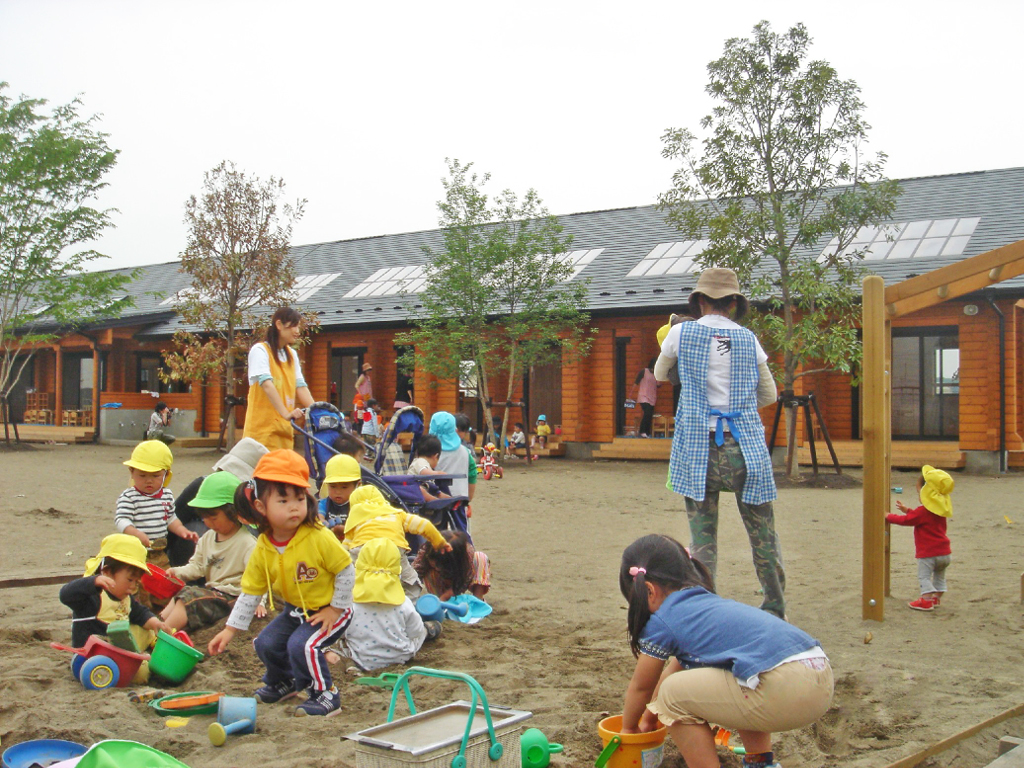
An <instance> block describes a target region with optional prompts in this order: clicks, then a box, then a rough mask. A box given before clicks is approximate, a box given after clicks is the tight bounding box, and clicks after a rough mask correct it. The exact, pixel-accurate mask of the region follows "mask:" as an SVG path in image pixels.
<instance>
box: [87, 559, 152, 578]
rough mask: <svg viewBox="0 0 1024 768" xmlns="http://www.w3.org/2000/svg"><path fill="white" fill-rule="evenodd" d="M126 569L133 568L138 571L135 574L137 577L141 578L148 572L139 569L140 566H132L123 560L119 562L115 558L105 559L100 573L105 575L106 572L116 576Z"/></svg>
mask: <svg viewBox="0 0 1024 768" xmlns="http://www.w3.org/2000/svg"><path fill="white" fill-rule="evenodd" d="M125 568H131V569H132V570H134V571H137V572H138V573H137V574H135V575H137V576H141V575H142V574H144V573H145V572H146V571H145V570H143V569H142V568H139V566H137V565H132V564H131V563H126V562H124V561H122V560H117V559H115V558H113V557H104V558H103V560H102V561H101V562H100V567H99V572H100V573H103V572H104V571H106V572H107V573H109V574H110V575H111V576H116V575H117V574H119V573H120V572H121V571H123V570H124V569H125Z"/></svg>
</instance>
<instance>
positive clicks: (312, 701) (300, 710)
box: [295, 688, 341, 717]
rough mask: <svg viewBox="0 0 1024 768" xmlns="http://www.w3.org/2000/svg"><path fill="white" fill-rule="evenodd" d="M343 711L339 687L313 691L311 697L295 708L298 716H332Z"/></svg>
mask: <svg viewBox="0 0 1024 768" xmlns="http://www.w3.org/2000/svg"><path fill="white" fill-rule="evenodd" d="M339 712H341V694H340V693H339V692H338V689H337V688H331V689H330V690H329V691H320V693H317V692H316V691H311V692H310V695H309V698H308V699H306V700H305V701H304V702H302V703H301V704H299V706H297V707H296V708H295V716H296V717H305V716H306V715H311V716H313V717H330V716H331V715H336V714H338V713H339Z"/></svg>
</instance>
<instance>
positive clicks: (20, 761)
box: [3, 739, 88, 768]
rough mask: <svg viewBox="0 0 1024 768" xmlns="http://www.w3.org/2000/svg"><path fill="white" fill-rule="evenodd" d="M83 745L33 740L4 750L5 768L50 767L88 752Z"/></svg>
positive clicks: (56, 740)
mask: <svg viewBox="0 0 1024 768" xmlns="http://www.w3.org/2000/svg"><path fill="white" fill-rule="evenodd" d="M87 751H88V750H87V748H86V747H85V746H84V745H83V744H76V743H75V742H73V741H62V740H60V739H33V740H32V741H23V742H21V744H15V745H14V746H13V747H8V748H7V749H6V750H4V756H3V768H29V767H30V766H33V765H50V764H52V763H58V762H61V761H63V760H70V759H71V758H73V757H81V756H82V755H84V754H85V753H86V752H87Z"/></svg>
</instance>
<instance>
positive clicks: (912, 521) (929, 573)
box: [885, 464, 953, 611]
mask: <svg viewBox="0 0 1024 768" xmlns="http://www.w3.org/2000/svg"><path fill="white" fill-rule="evenodd" d="M952 492H953V478H952V477H950V476H949V473H948V472H943V471H942V470H941V469H935V467H931V466H928V465H927V464H925V465H924V467H922V468H921V476H920V477H918V478H917V493H918V496H919V497H920V499H921V506H919V507H916V508H914V509H911V508H910V507H908V506H907V505H906V504H904V503H903V502H902V501H897V502H896V508H897V509H898V510H899V511H900V512H901V513H902V514H899V515H897V514H891V515H886V516H885V519H886V521H887V522H890V523H894V524H896V525H912V526H913V527H914V549H915V555H914V556H915V557H916V558H917V580H918V582H919V583H920V585H921V596H920V597H919V598H918V599H917V600H914V601H913V602H911V603H908V604H907V605H908V606H909V607H910V608H912V609H914V610H915V611H932V610H935V608H936V607H938V605H939V603H940V602H941V601H942V595H943V594H944V593H945V591H946V568H948V567H949V564H950V562H951V560H952V557H951V552H952V550H951V549H950V546H949V537H948V536H947V535H946V520H947V519H949V518H951V517H952V516H953V500H952V499H951V498H949V494H951V493H952Z"/></svg>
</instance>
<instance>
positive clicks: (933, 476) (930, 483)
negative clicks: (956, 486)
mask: <svg viewBox="0 0 1024 768" xmlns="http://www.w3.org/2000/svg"><path fill="white" fill-rule="evenodd" d="M921 477H923V478H924V487H923V488H921V503H922V504H923V505H924V508H925V509H927V510H928V511H929V512H932V513H934V514H936V515H938V516H939V517H952V516H953V500H952V499H951V498H950V497H949V494H951V493H952V492H953V478H952V477H950V476H949V473H948V472H945V471H944V470H941V469H936V468H935V467H933V466H930V465H928V464H925V465H924V466H923V467H921Z"/></svg>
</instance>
